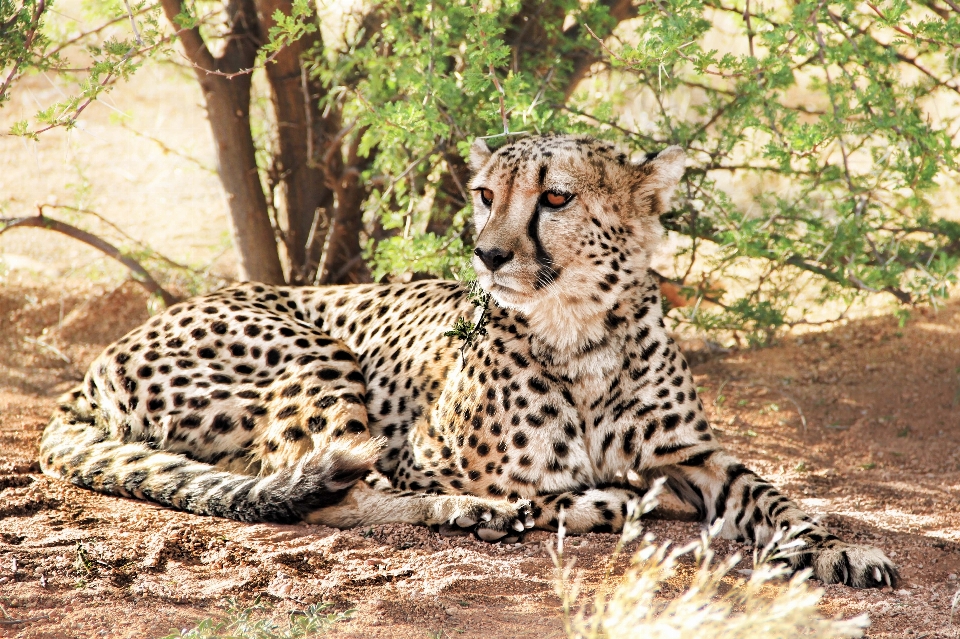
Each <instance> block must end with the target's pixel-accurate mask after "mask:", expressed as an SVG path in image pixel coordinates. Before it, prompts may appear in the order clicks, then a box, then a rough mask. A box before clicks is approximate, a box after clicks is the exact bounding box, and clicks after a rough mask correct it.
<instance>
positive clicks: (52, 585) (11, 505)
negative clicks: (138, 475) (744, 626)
mask: <svg viewBox="0 0 960 639" xmlns="http://www.w3.org/2000/svg"><path fill="white" fill-rule="evenodd" d="M146 308H147V305H146V297H145V296H144V294H143V293H142V292H141V290H140V288H139V287H138V286H137V285H136V284H134V283H132V282H127V283H125V284H123V285H121V286H119V287H118V288H115V287H111V288H106V289H103V288H98V287H97V286H95V285H83V286H81V285H79V284H77V283H76V282H70V283H61V284H58V285H56V286H52V285H50V286H40V285H37V284H35V283H34V284H17V283H15V282H8V283H7V284H6V285H5V286H4V287H3V288H0V606H2V608H0V637H31V638H32V637H37V638H39V637H51V638H52V637H79V636H83V637H161V636H164V635H166V634H167V633H169V632H170V630H171V629H172V628H185V627H192V626H193V625H194V624H195V623H196V622H197V621H198V620H200V619H204V618H207V617H210V616H216V615H218V614H221V613H222V611H223V607H224V605H225V602H226V600H227V599H228V598H230V597H234V598H236V599H237V600H239V601H240V602H241V603H250V602H252V601H253V600H254V598H255V597H256V596H257V595H262V601H264V602H265V603H269V604H271V605H272V606H273V610H274V612H273V613H272V614H275V615H278V616H280V615H282V614H283V613H284V612H285V611H289V610H291V609H295V608H303V607H304V606H305V605H307V604H309V603H314V602H329V603H330V604H332V606H333V609H334V610H338V611H343V610H348V609H355V611H356V612H355V613H353V616H352V620H351V621H348V622H343V623H339V624H337V625H335V626H334V629H333V630H332V631H331V635H332V636H344V637H357V638H361V637H364V638H367V637H370V638H374V637H384V638H386V637H390V638H407V637H410V638H414V637H415V638H418V639H421V638H423V637H427V636H440V637H464V638H469V637H484V638H485V639H494V638H498V637H504V638H507V637H510V638H514V637H529V638H531V639H532V638H534V637H536V638H538V639H539V638H544V637H559V636H562V625H561V614H560V606H559V600H558V599H557V597H556V595H555V594H554V589H553V586H554V582H553V565H552V562H551V559H550V557H549V555H548V554H547V552H546V547H547V546H548V545H552V544H555V543H556V536H555V535H552V534H548V533H544V532H534V533H532V534H529V535H528V536H527V537H526V538H525V539H524V540H523V543H520V544H514V545H503V544H487V543H484V542H480V541H476V540H473V539H470V538H448V537H441V536H439V535H438V534H436V533H433V532H431V531H429V530H428V529H425V528H420V527H416V526H407V525H389V526H377V527H373V528H366V529H354V530H345V531H339V530H335V529H331V528H325V527H320V526H279V525H249V524H240V523H235V522H231V521H225V520H219V519H213V518H205V517H197V516H193V515H188V514H184V513H179V512H174V511H171V510H166V509H163V508H159V507H156V506H153V505H151V504H147V503H144V502H137V501H132V500H126V499H120V498H116V497H106V496H102V495H98V494H94V493H91V492H88V491H84V490H80V489H77V488H74V487H72V486H68V485H66V484H64V483H61V482H56V481H52V480H49V479H47V478H46V477H44V476H42V475H41V474H40V473H39V469H38V466H37V463H36V451H37V443H38V440H39V437H40V433H41V431H42V429H43V427H44V424H45V423H46V420H47V417H48V415H49V413H50V411H51V410H52V408H53V406H54V401H55V398H56V396H57V395H58V394H59V393H60V392H62V391H65V390H67V389H68V388H70V387H71V386H72V385H73V384H75V383H76V382H77V381H78V380H79V379H80V378H81V375H82V371H83V370H84V368H85V366H86V365H87V364H88V363H89V362H90V361H91V360H92V359H93V358H94V357H95V356H96V354H97V353H98V352H99V350H100V349H102V348H103V347H104V346H105V345H106V344H108V343H109V342H110V341H112V340H113V339H116V338H117V337H119V336H120V335H122V334H123V333H124V332H125V331H126V330H128V329H129V328H132V327H133V326H135V325H137V324H138V323H140V322H142V321H143V320H144V319H145V318H146V317H147V310H146ZM695 347H696V344H692V345H691V348H690V349H688V350H690V351H691V357H692V359H693V361H694V372H695V376H696V380H697V384H698V385H699V386H700V387H701V388H702V389H703V390H702V392H703V396H704V398H705V402H706V404H707V409H708V412H709V414H710V417H711V418H712V421H713V424H714V425H715V426H716V427H717V429H718V434H719V437H720V438H721V440H722V441H723V442H724V443H725V444H726V445H727V446H728V447H730V448H731V449H734V450H736V451H737V452H738V453H739V454H740V456H742V457H743V458H744V460H745V461H746V462H748V463H749V464H750V465H751V466H753V467H755V468H757V469H758V470H759V471H761V473H762V474H764V475H766V476H767V477H768V478H769V479H771V480H773V481H774V482H776V483H777V484H778V485H779V486H781V487H782V488H783V489H785V491H786V493H787V494H789V495H791V496H793V497H795V498H796V499H798V500H799V501H800V502H801V503H802V504H803V505H804V506H805V507H806V508H807V509H808V510H810V511H812V512H814V513H817V514H822V516H823V518H824V519H825V521H826V522H827V523H828V525H829V526H831V527H832V528H834V529H835V530H837V531H838V532H839V533H840V534H841V536H842V537H844V538H845V539H848V540H851V541H860V542H866V543H871V544H875V545H877V546H880V547H881V548H883V549H885V550H886V551H887V552H888V553H889V554H890V556H891V557H892V558H893V559H894V560H895V561H896V562H897V563H898V564H900V566H901V568H902V574H903V578H904V579H903V584H902V585H901V586H900V588H898V589H897V590H895V591H891V590H890V589H886V590H884V591H876V590H874V591H858V590H853V589H850V588H846V587H842V586H829V587H827V588H826V593H825V596H824V599H823V605H822V609H823V611H824V613H825V614H828V615H842V616H845V617H849V616H853V615H855V614H859V613H861V612H867V613H869V615H870V617H871V619H872V622H873V623H872V626H871V627H870V629H869V632H868V636H870V637H878V638H879V637H912V638H919V637H929V638H934V637H938V638H939V637H957V636H960V632H958V627H957V626H954V625H951V623H950V602H951V598H952V597H953V594H954V593H955V592H956V591H957V589H958V588H960V581H958V579H957V575H958V574H960V421H958V416H960V303H957V302H954V303H952V304H951V305H949V306H947V307H946V308H945V309H941V310H940V311H939V312H933V311H930V312H925V313H918V314H915V317H914V318H913V319H911V320H910V321H909V322H907V324H906V325H905V326H903V327H899V326H898V324H897V321H896V319H894V318H892V317H880V318H874V319H867V320H859V321H857V322H853V323H851V324H849V325H847V326H844V327H841V328H838V329H836V330H833V331H830V332H824V333H819V334H807V335H804V336H801V337H799V338H789V339H785V340H784V341H783V342H781V343H780V344H779V345H776V346H773V347H768V348H764V349H758V350H745V351H733V352H727V353H713V354H707V353H705V352H703V351H701V350H697V349H696V348H695ZM647 528H648V530H649V531H651V532H653V533H654V534H656V535H657V537H658V539H664V540H665V539H671V540H674V541H676V542H678V543H683V542H685V541H688V540H689V539H691V538H694V537H696V536H698V535H699V531H700V527H699V525H698V524H696V523H692V522H681V521H665V520H656V519H655V520H651V521H649V522H648V524H647ZM615 542H616V536H614V535H603V534H590V535H585V536H582V537H578V538H573V539H572V541H571V543H570V544H569V545H568V546H567V549H568V555H569V556H575V557H576V558H577V564H576V566H577V568H578V569H579V570H581V571H582V575H583V579H584V584H585V585H586V586H587V589H588V590H589V588H590V587H591V586H593V585H595V584H596V583H597V582H598V580H599V579H600V575H601V573H602V570H603V569H604V567H605V563H606V559H607V557H608V555H609V553H610V551H611V550H612V548H613V546H614V544H615ZM718 548H719V550H720V551H721V553H722V554H729V553H732V552H735V551H739V552H741V553H744V554H746V555H748V556H749V554H750V550H749V549H748V548H745V547H743V546H741V545H739V544H735V543H732V542H722V543H720V544H719V546H718ZM740 568H744V569H746V568H749V561H745V562H744V565H743V566H741V567H740ZM688 574H689V567H688V568H687V569H686V573H684V572H681V574H680V575H679V576H678V577H677V578H676V579H675V580H674V583H670V584H669V586H668V587H667V588H665V590H664V596H671V593H674V592H677V591H679V590H680V589H681V588H682V587H683V585H684V581H685V579H687V577H686V576H685V575H688ZM16 619H19V620H24V621H23V622H22V623H13V622H12V620H16Z"/></svg>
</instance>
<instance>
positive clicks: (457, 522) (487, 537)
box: [439, 499, 534, 543]
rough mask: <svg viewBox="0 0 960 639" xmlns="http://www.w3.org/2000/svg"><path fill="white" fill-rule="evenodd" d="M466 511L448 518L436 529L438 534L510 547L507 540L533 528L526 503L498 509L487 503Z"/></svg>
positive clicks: (498, 507) (497, 506)
mask: <svg viewBox="0 0 960 639" xmlns="http://www.w3.org/2000/svg"><path fill="white" fill-rule="evenodd" d="M469 510H470V512H461V513H458V514H457V515H456V516H454V517H451V518H450V521H448V522H447V523H445V524H443V525H441V526H440V529H439V532H440V533H441V534H443V535H448V536H455V535H458V534H460V533H470V532H472V533H474V534H476V536H477V537H478V538H480V539H482V540H483V541H489V542H496V541H508V543H512V541H509V540H513V541H515V540H517V539H519V536H520V535H518V534H517V533H520V534H522V533H524V532H525V531H526V530H527V529H529V528H533V524H534V520H533V515H532V510H531V505H530V502H529V501H527V500H525V499H521V500H518V501H516V502H512V503H511V502H503V504H502V505H501V504H500V503H496V504H491V503H489V502H488V503H486V504H484V505H483V506H480V507H478V508H472V509H469Z"/></svg>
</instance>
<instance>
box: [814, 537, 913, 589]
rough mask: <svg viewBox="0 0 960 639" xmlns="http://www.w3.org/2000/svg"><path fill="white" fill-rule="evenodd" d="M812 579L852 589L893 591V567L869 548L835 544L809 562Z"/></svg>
mask: <svg viewBox="0 0 960 639" xmlns="http://www.w3.org/2000/svg"><path fill="white" fill-rule="evenodd" d="M811 564H812V568H813V572H814V575H815V576H816V577H817V578H818V579H820V580H821V581H823V582H824V583H828V584H832V583H841V584H844V585H846V586H853V587H855V588H882V587H884V586H891V587H896V586H897V583H898V581H899V575H898V573H897V568H896V566H894V565H893V562H891V561H890V560H889V559H888V558H887V556H886V555H885V554H883V552H882V551H880V550H878V549H877V548H874V547H872V546H859V545H856V544H847V543H842V542H839V543H835V544H834V545H831V546H829V547H827V548H824V549H822V550H820V551H819V552H817V553H816V554H815V555H814V557H813V560H812V562H811Z"/></svg>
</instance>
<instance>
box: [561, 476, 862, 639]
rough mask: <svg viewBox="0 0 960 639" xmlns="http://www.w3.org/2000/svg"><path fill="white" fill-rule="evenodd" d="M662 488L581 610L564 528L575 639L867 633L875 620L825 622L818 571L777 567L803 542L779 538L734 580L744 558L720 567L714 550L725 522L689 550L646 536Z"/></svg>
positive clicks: (634, 511)
mask: <svg viewBox="0 0 960 639" xmlns="http://www.w3.org/2000/svg"><path fill="white" fill-rule="evenodd" d="M661 488H662V482H661V483H660V484H658V485H656V486H655V487H654V489H653V490H651V491H649V492H648V493H647V495H646V496H645V497H644V498H643V500H642V501H641V502H639V503H633V504H631V506H630V508H629V511H628V521H627V523H626V524H625V526H624V531H623V533H622V535H621V537H620V542H619V543H618V544H617V546H616V549H615V550H614V552H613V554H612V556H611V558H610V563H609V568H608V570H607V571H606V574H605V577H604V579H603V582H602V583H601V585H600V587H599V588H597V591H596V594H595V595H594V598H593V601H592V602H589V603H588V604H585V605H579V607H578V600H579V594H580V583H579V580H578V579H577V577H576V574H575V571H574V568H573V563H572V562H566V561H564V558H563V541H564V531H563V527H562V523H561V529H560V534H559V535H558V537H557V548H556V550H555V551H553V552H552V553H551V554H552V556H553V560H554V566H555V567H556V571H557V594H558V595H559V596H560V598H561V601H562V602H563V610H564V626H565V629H566V633H567V636H568V637H569V638H570V639H627V638H631V637H638V636H641V637H644V639H659V638H661V637H662V638H664V639H667V638H669V639H700V638H703V637H710V638H711V639H728V638H729V639H733V638H735V637H736V638H744V637H749V638H750V639H775V638H783V639H786V638H793V637H811V638H815V639H821V638H822V639H828V638H830V639H836V638H840V637H860V636H862V635H863V630H864V628H866V627H867V626H868V625H869V623H870V622H869V619H868V617H867V615H865V614H864V615H859V616H857V617H854V618H852V619H826V618H824V617H823V616H822V615H821V614H820V612H819V611H818V609H817V604H818V603H819V602H820V598H821V597H822V595H823V590H822V589H819V588H814V587H812V586H811V585H810V584H809V583H808V579H809V577H810V572H809V571H807V570H804V571H801V572H798V573H796V574H794V575H793V576H790V572H791V571H790V570H789V569H788V568H787V567H786V566H785V565H784V564H783V563H777V559H782V558H784V557H785V556H786V554H788V553H789V552H791V550H792V549H795V548H796V547H797V546H798V545H800V544H802V542H800V541H798V540H797V541H790V540H789V539H787V538H784V537H783V536H782V535H781V536H777V537H775V538H774V539H773V540H772V541H771V542H770V544H769V545H767V546H766V547H765V548H764V549H762V550H760V551H759V552H756V553H755V556H754V568H753V570H752V571H749V575H748V576H746V577H745V578H743V577H738V576H736V575H734V574H733V568H734V566H736V565H737V564H738V563H739V562H740V559H741V557H740V556H739V555H736V554H735V555H733V556H730V557H727V558H726V559H724V560H722V561H717V560H716V558H715V556H714V552H713V550H712V549H711V547H710V546H711V542H712V541H713V540H714V539H715V538H716V536H717V535H718V534H719V532H720V528H721V526H722V521H718V522H717V523H715V524H714V525H713V526H712V527H711V528H710V529H709V530H705V531H703V533H702V534H701V536H700V539H699V540H698V541H695V542H692V543H690V544H687V545H686V546H681V547H671V544H670V542H665V543H661V544H657V543H655V542H654V537H653V536H652V535H650V534H646V535H644V534H643V526H642V525H641V524H640V521H639V519H640V516H641V515H643V514H645V513H647V512H649V511H651V510H653V508H654V507H655V506H656V503H657V502H656V497H657V494H658V493H659V492H660V490H661ZM637 539H640V543H639V546H638V548H637V549H636V550H635V551H634V552H633V554H632V556H631V557H630V564H629V567H628V568H627V570H626V572H625V574H624V575H623V577H622V578H620V579H618V580H617V583H613V580H612V579H611V575H612V572H613V570H612V569H613V567H614V565H615V564H616V562H617V559H618V557H619V555H620V554H621V553H622V552H623V551H624V549H625V548H626V547H627V545H628V544H631V543H632V542H634V541H636V540H637ZM691 555H692V557H693V560H694V563H695V565H696V571H695V573H694V575H693V579H692V582H691V583H690V584H689V585H688V586H687V588H686V589H685V590H684V591H682V592H680V593H678V594H677V595H676V596H673V597H672V598H664V596H663V593H662V592H661V591H662V588H661V586H662V585H663V584H664V583H665V582H667V581H668V580H670V579H672V578H673V577H675V576H676V575H677V573H678V568H679V567H680V566H681V561H682V559H683V558H684V557H687V556H691ZM743 572H747V571H743ZM731 581H732V583H731ZM574 610H577V611H576V612H574Z"/></svg>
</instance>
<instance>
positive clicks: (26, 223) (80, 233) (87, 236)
mask: <svg viewBox="0 0 960 639" xmlns="http://www.w3.org/2000/svg"><path fill="white" fill-rule="evenodd" d="M37 208H38V213H37V215H34V216H31V217H21V218H0V223H3V224H4V226H3V228H0V235H3V234H4V233H6V232H7V231H9V230H10V229H14V228H29V227H32V228H38V229H47V230H49V231H56V232H57V233H63V234H64V235H66V236H67V237H72V238H73V239H75V240H78V241H80V242H83V243H84V244H87V245H88V246H92V247H93V248H95V249H97V250H98V251H100V252H101V253H103V254H104V255H107V256H108V257H112V258H113V259H115V260H117V261H118V262H120V263H121V264H123V265H124V266H126V267H127V268H128V269H130V271H131V272H132V273H133V279H134V280H136V281H137V282H138V283H139V284H140V285H141V286H143V288H145V289H146V290H147V292H148V293H150V294H151V295H157V296H159V297H160V298H161V299H162V300H163V303H164V304H166V305H167V306H172V305H173V304H176V303H177V302H178V301H179V299H178V298H177V297H175V296H174V295H171V294H170V293H169V292H167V291H166V290H164V288H163V287H162V286H160V285H159V284H158V283H157V281H156V280H155V279H153V277H152V276H151V275H150V273H148V272H147V270H146V269H145V268H143V266H141V265H140V263H139V262H137V261H136V260H135V259H133V258H132V257H129V256H128V255H124V253H123V251H121V250H120V249H118V248H117V247H115V246H114V245H113V244H110V243H109V242H107V241H105V240H102V239H100V238H99V237H97V236H96V235H94V234H92V233H88V232H87V231H84V230H81V229H78V228H77V227H75V226H71V225H70V224H67V223H66V222H61V221H59V220H55V219H53V218H50V217H46V216H45V215H44V214H43V205H40V206H38V207H37Z"/></svg>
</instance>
